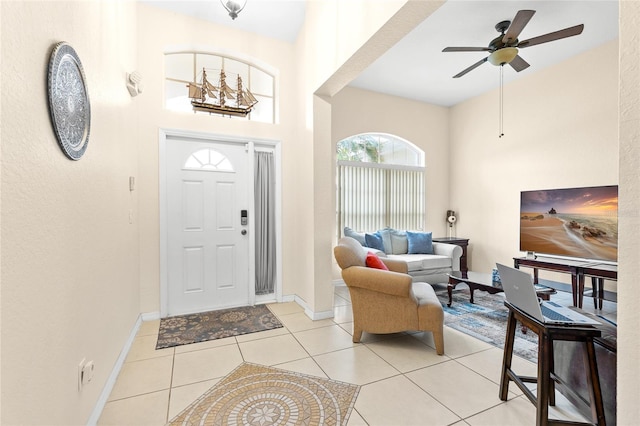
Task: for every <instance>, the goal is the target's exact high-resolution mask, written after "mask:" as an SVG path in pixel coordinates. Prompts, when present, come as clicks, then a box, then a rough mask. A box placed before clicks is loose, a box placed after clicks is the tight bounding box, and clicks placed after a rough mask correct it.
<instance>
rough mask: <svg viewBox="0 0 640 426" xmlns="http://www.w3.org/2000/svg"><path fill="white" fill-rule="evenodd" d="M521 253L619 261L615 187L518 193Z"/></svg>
mask: <svg viewBox="0 0 640 426" xmlns="http://www.w3.org/2000/svg"><path fill="white" fill-rule="evenodd" d="M520 250H521V251H526V252H534V253H536V254H549V255H556V256H561V257H572V258H580V259H593V260H603V261H607V262H617V261H618V186H617V185H610V186H593V187H584V188H564V189H545V190H539V191H522V192H521V193H520Z"/></svg>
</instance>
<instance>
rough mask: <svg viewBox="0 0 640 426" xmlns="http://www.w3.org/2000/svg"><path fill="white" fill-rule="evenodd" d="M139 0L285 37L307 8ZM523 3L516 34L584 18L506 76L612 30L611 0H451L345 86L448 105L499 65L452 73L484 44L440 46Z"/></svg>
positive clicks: (480, 85) (485, 86)
mask: <svg viewBox="0 0 640 426" xmlns="http://www.w3.org/2000/svg"><path fill="white" fill-rule="evenodd" d="M225 1H226V0H225ZM340 1H349V0H340ZM375 1H379V0H371V2H372V6H371V7H375V6H374V5H375ZM143 2H144V3H148V4H152V5H154V6H158V7H162V8H165V9H169V10H172V11H174V12H177V13H183V14H187V15H191V16H195V17H199V18H202V19H206V20H209V21H212V22H215V23H218V24H221V25H226V26H232V27H236V28H238V29H240V30H244V31H250V32H255V33H258V34H260V35H263V36H268V37H273V38H277V39H280V40H285V41H289V42H294V41H295V39H296V37H297V34H298V33H299V31H300V28H301V27H302V23H303V21H304V15H305V2H304V1H303V0H248V1H247V5H246V7H245V9H244V10H243V11H242V12H240V14H239V15H238V18H237V19H236V20H231V18H230V17H229V16H228V15H227V14H226V11H225V10H224V8H223V7H222V5H221V4H220V2H219V1H217V0H209V1H147V0H145V1H143ZM521 9H532V10H535V11H536V14H535V15H534V16H533V18H532V19H531V20H530V21H529V23H528V25H527V26H526V27H525V29H524V30H523V31H522V33H521V34H520V37H519V39H520V40H526V39H529V38H532V37H536V36H539V35H542V34H546V33H549V32H553V31H557V30H561V29H564V28H567V27H572V26H574V25H578V24H584V31H583V33H582V34H580V35H578V36H575V37H570V38H566V39H562V40H557V41H554V42H550V43H545V44H540V45H537V46H531V47H529V48H526V49H521V50H520V56H521V57H522V58H523V59H525V60H526V61H527V62H529V64H531V66H530V67H529V68H527V69H525V70H523V71H521V72H519V73H517V72H516V71H514V70H513V69H512V68H511V67H509V66H507V67H505V69H504V82H505V83H508V82H510V81H512V80H515V79H516V78H522V77H524V76H527V75H530V74H532V73H535V72H537V71H540V70H541V69H543V68H545V67H548V66H550V65H553V64H555V63H558V62H561V61H563V60H565V59H568V58H569V57H571V56H574V55H576V54H579V53H581V52H584V51H587V50H589V49H592V48H594V47H596V46H599V45H601V44H603V43H605V42H607V41H610V40H614V39H616V38H617V37H618V1H616V0H606V1H594V0H589V1H574V0H560V1H511V0H508V1H481V0H471V1H469V0H467V1H462V0H449V1H447V2H446V3H445V4H444V5H443V6H442V7H440V8H439V9H438V10H437V11H436V12H434V13H433V14H432V15H431V16H429V17H428V18H427V19H426V20H425V21H424V22H423V23H422V24H420V25H419V26H418V27H416V28H415V29H414V30H413V31H412V32H411V33H409V34H408V35H407V36H406V37H405V38H404V39H403V40H401V41H400V42H398V43H397V44H396V45H395V46H394V47H392V48H391V49H390V50H389V51H387V53H385V54H384V55H383V56H381V57H380V58H379V59H378V60H376V61H375V62H374V63H372V64H371V65H370V66H369V67H368V68H367V69H365V70H364V71H363V72H362V73H361V74H360V76H359V77H358V78H356V79H355V80H354V81H353V82H352V83H351V84H350V86H352V87H358V88H362V89H367V90H372V91H375V92H382V93H386V94H390V95H395V96H400V97H403V98H408V99H414V100H418V101H422V102H428V103H431V104H435V105H442V106H452V105H455V104H457V103H459V102H462V101H464V100H466V99H469V98H472V97H474V96H478V95H480V94H482V93H485V92H487V91H490V90H492V89H495V88H497V87H498V86H499V82H500V80H499V79H500V73H499V69H498V67H496V66H494V65H491V64H489V63H488V62H487V63H485V64H483V65H481V66H480V67H479V68H476V69H475V70H473V71H471V72H469V73H468V74H466V75H464V76H463V77H461V78H457V79H454V78H452V77H453V75H455V74H457V73H458V72H460V71H462V70H463V69H465V68H467V67H468V66H470V65H472V64H473V63H475V62H477V61H479V60H481V59H482V58H484V57H486V56H487V53H486V52H447V53H443V52H442V49H443V48H445V47H448V46H478V47H486V46H487V45H488V44H489V42H490V41H491V40H492V39H493V38H495V37H497V36H498V35H499V34H498V32H497V31H496V30H495V28H494V27H495V25H496V24H497V23H498V22H500V21H505V20H512V19H513V17H514V16H515V15H516V13H517V11H518V10H521Z"/></svg>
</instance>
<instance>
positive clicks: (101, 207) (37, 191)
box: [0, 1, 140, 425]
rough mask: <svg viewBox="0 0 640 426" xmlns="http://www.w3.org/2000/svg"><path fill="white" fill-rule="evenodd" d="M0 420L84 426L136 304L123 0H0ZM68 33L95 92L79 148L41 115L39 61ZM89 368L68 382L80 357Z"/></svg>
mask: <svg viewBox="0 0 640 426" xmlns="http://www.w3.org/2000/svg"><path fill="white" fill-rule="evenodd" d="M0 7H1V11H2V13H1V14H2V21H1V32H2V68H1V69H2V73H1V75H2V93H1V102H2V116H1V119H0V121H1V123H2V175H1V182H2V228H1V232H2V234H1V238H2V242H1V244H2V302H1V303H2V304H1V312H2V334H1V339H2V364H1V368H2V418H1V419H0V423H2V424H7V425H9V424H60V425H63V424H64V425H69V424H82V423H86V421H87V419H88V418H89V416H90V413H91V412H92V410H93V408H94V406H95V404H96V400H97V399H98V396H99V395H100V393H101V391H102V388H103V386H104V384H105V381H106V379H107V377H108V375H109V374H110V373H111V370H112V368H113V366H114V362H115V361H116V359H117V358H118V355H119V354H120V351H121V350H122V348H123V347H124V345H125V342H126V340H127V338H128V336H129V334H130V332H131V330H132V329H133V327H134V324H135V323H136V320H137V318H138V315H139V312H140V303H139V285H138V226H137V224H136V223H134V224H129V211H130V210H133V212H134V215H135V214H136V208H137V196H138V192H137V191H136V192H133V193H130V192H129V176H136V175H137V161H138V151H137V119H138V109H137V106H136V102H135V101H133V100H132V99H131V98H130V96H129V94H128V92H127V89H126V87H125V72H127V71H131V70H133V69H135V68H136V65H137V63H136V31H135V29H136V8H135V4H134V3H132V2H117V3H116V2H48V1H42V2H39V1H38V2H37V1H28V2H27V1H25V2H1V3H0ZM59 41H67V42H68V43H70V44H71V46H72V47H74V49H75V50H76V52H77V53H78V55H79V57H80V60H81V61H82V64H83V66H84V70H85V74H86V78H87V81H88V91H89V97H90V101H91V112H92V114H91V134H90V140H89V145H88V148H87V151H86V153H85V155H84V156H83V157H82V158H81V159H80V160H79V161H71V160H68V159H67V158H66V157H65V156H64V155H63V153H62V150H61V149H60V148H59V147H58V143H57V141H56V138H55V136H54V132H53V127H52V125H51V121H50V119H49V110H48V101H47V86H46V84H47V83H46V81H47V67H48V61H49V56H50V54H51V49H52V47H53V46H54V44H55V43H57V42H59ZM82 358H86V359H87V360H93V361H94V362H95V376H94V379H93V381H92V382H90V383H89V384H88V385H86V386H85V387H84V389H83V390H82V392H78V389H77V386H78V384H77V376H78V363H79V362H80V361H81V359H82Z"/></svg>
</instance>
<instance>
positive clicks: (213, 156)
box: [183, 148, 233, 172]
mask: <svg viewBox="0 0 640 426" xmlns="http://www.w3.org/2000/svg"><path fill="white" fill-rule="evenodd" d="M183 168H184V169H185V170H203V171H214V172H233V165H232V164H231V162H230V161H229V159H228V158H227V157H225V156H224V155H222V154H220V153H219V152H218V151H216V150H215V149H211V148H204V149H200V150H198V151H196V152H194V153H193V154H191V155H190V156H189V158H187V161H185V162H184V167H183Z"/></svg>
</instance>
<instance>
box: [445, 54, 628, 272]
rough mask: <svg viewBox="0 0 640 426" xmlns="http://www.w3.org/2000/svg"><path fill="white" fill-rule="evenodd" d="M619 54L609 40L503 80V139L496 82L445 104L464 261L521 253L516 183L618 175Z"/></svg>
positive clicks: (585, 181)
mask: <svg viewBox="0 0 640 426" xmlns="http://www.w3.org/2000/svg"><path fill="white" fill-rule="evenodd" d="M617 56H618V43H617V41H613V42H609V43H607V44H605V45H603V46H601V47H599V48H596V49H593V50H591V51H589V52H586V53H584V54H581V55H578V56H576V57H574V58H572V59H569V60H568V61H566V62H564V63H562V64H558V65H556V66H552V67H549V68H547V69H543V70H540V71H539V72H537V73H535V74H532V75H531V76H529V77H526V78H522V79H519V80H517V81H515V82H513V83H512V84H508V85H506V86H505V88H504V102H505V103H504V105H505V106H504V110H505V114H504V133H505V135H504V136H503V137H502V138H498V106H499V102H498V100H499V98H498V94H497V91H493V92H490V93H487V94H485V95H482V96H478V97H476V98H474V99H471V100H469V101H467V102H464V103H461V104H458V105H456V106H455V107H453V108H451V121H450V124H451V158H455V164H456V167H450V168H449V174H450V178H451V194H452V200H451V207H452V208H453V209H454V210H456V211H457V212H458V214H459V219H460V220H459V222H458V224H457V227H458V235H461V236H462V235H464V236H465V237H468V238H470V244H471V248H470V256H469V257H470V267H471V268H473V269H474V270H478V271H489V270H491V269H492V268H493V267H495V262H501V263H506V264H511V263H512V262H513V260H512V258H513V257H514V256H518V255H519V253H520V252H519V217H520V216H519V211H520V191H522V190H535V189H552V188H570V187H578V186H597V185H615V184H617V183H618V67H617V62H618V60H617ZM496 73H498V69H497V68H496ZM541 274H542V273H541ZM562 278H565V279H566V278H567V277H566V276H564V277H562V276H560V277H558V279H562Z"/></svg>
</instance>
